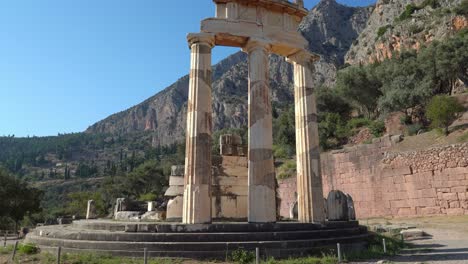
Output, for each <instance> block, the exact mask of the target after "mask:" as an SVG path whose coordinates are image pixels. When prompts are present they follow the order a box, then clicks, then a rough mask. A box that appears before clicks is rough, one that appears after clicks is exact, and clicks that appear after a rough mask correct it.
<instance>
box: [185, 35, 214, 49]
mask: <svg viewBox="0 0 468 264" xmlns="http://www.w3.org/2000/svg"><path fill="white" fill-rule="evenodd" d="M187 41H188V43H189V48H192V45H193V44H196V43H202V44H206V45H208V46H210V48H213V47H214V46H215V45H216V44H215V35H214V34H209V33H190V34H188V35H187Z"/></svg>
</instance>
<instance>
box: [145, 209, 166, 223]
mask: <svg viewBox="0 0 468 264" xmlns="http://www.w3.org/2000/svg"><path fill="white" fill-rule="evenodd" d="M140 219H141V220H150V221H163V220H166V212H164V211H151V212H146V213H144V214H143V215H142V216H141V218H140Z"/></svg>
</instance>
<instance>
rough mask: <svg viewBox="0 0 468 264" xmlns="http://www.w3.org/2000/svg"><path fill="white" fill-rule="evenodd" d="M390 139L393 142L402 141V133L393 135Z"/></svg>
mask: <svg viewBox="0 0 468 264" xmlns="http://www.w3.org/2000/svg"><path fill="white" fill-rule="evenodd" d="M390 140H391V141H392V143H393V144H397V143H400V142H401V141H403V135H394V136H392V137H391V138H390Z"/></svg>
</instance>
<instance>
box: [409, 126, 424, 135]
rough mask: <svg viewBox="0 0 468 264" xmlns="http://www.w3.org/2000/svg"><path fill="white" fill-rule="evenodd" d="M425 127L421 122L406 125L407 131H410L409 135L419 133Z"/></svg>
mask: <svg viewBox="0 0 468 264" xmlns="http://www.w3.org/2000/svg"><path fill="white" fill-rule="evenodd" d="M422 128H423V126H422V125H421V124H412V125H408V126H406V131H407V132H408V135H410V136H414V135H417V134H418V132H419V131H420V130H421V129H422Z"/></svg>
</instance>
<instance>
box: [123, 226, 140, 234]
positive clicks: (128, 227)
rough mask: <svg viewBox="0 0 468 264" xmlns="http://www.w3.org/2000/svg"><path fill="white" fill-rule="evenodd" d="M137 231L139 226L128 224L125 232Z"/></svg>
mask: <svg viewBox="0 0 468 264" xmlns="http://www.w3.org/2000/svg"><path fill="white" fill-rule="evenodd" d="M137 231H138V225H137V224H126V225H125V232H128V233H136V232H137Z"/></svg>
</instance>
